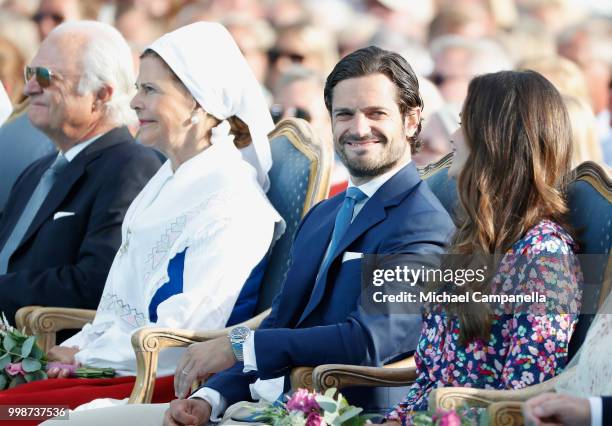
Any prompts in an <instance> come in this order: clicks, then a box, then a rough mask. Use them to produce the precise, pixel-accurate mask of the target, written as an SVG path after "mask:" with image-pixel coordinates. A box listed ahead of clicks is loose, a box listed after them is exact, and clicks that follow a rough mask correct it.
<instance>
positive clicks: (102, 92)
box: [92, 84, 113, 111]
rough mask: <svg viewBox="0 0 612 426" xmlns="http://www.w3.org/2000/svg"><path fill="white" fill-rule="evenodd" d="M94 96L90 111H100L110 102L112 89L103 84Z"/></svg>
mask: <svg viewBox="0 0 612 426" xmlns="http://www.w3.org/2000/svg"><path fill="white" fill-rule="evenodd" d="M95 95H96V98H95V99H94V103H93V106H92V111H96V110H100V109H102V106H103V105H104V104H106V103H107V102H108V101H110V100H111V98H112V97H113V88H112V86H108V85H106V84H105V85H103V86H102V87H100V88H99V89H98V91H97V92H96V93H95Z"/></svg>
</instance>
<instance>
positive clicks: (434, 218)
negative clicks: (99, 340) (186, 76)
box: [92, 47, 454, 425]
mask: <svg viewBox="0 0 612 426" xmlns="http://www.w3.org/2000/svg"><path fill="white" fill-rule="evenodd" d="M325 102H326V105H327V108H328V109H329V111H330V114H331V118H332V124H333V137H334V144H335V149H336V152H337V153H338V154H339V156H340V158H341V159H342V161H343V163H344V164H345V165H346V167H347V169H348V170H349V172H350V183H349V188H348V189H347V191H346V192H344V193H341V194H339V195H337V196H336V197H334V198H331V199H329V200H326V201H323V202H321V203H320V204H318V205H317V206H315V207H313V208H312V210H311V211H310V212H309V213H308V214H307V215H306V217H305V218H304V219H303V221H302V223H301V225H300V227H299V229H298V230H297V232H296V235H295V237H294V242H293V246H292V265H291V267H290V269H289V272H288V274H287V277H286V280H285V284H284V285H283V288H282V290H281V292H280V293H279V294H278V296H277V297H276V299H275V301H274V303H273V306H272V312H271V314H270V315H269V316H268V318H267V319H266V320H265V321H264V322H263V324H262V325H261V327H260V328H259V329H257V330H255V331H253V330H249V329H246V328H244V327H237V328H234V329H233V330H232V331H231V333H230V336H229V338H228V337H223V338H220V339H216V340H212V341H209V342H204V343H198V344H194V345H191V346H190V347H189V349H188V350H187V351H186V352H185V355H184V356H183V358H182V360H181V362H180V363H179V365H178V366H177V372H176V375H175V389H176V393H177V396H178V397H179V398H180V399H177V400H175V401H172V403H171V404H170V406H169V407H168V406H167V405H164V404H162V405H158V406H155V405H142V406H138V407H135V406H132V407H123V408H124V409H122V410H121V414H119V409H118V410H117V411H116V412H115V414H116V415H121V417H122V419H123V420H125V419H126V414H128V413H131V414H132V415H135V416H137V417H138V418H139V419H141V420H142V419H143V418H144V417H143V416H147V415H152V416H153V417H155V415H158V416H159V417H158V418H160V417H161V415H162V414H161V413H162V412H163V411H164V410H166V409H167V410H166V412H165V414H164V424H166V425H179V424H198V425H199V424H206V423H207V422H208V421H209V420H210V419H212V420H215V419H218V418H219V417H220V416H221V415H222V413H223V412H224V410H225V408H226V407H228V406H229V405H230V404H233V403H235V402H238V401H243V400H252V399H256V398H265V399H272V400H273V399H276V397H278V396H279V395H280V394H281V393H282V392H283V390H285V391H286V390H287V389H288V387H287V384H288V380H287V375H288V374H289V373H290V371H291V369H292V368H293V367H296V366H316V365H320V364H326V363H343V364H359V365H382V364H384V363H385V362H388V361H390V360H392V359H394V358H396V357H397V356H399V355H401V354H406V353H409V352H411V351H414V349H415V347H416V342H417V339H418V335H419V331H420V328H421V321H420V317H419V316H417V315H371V314H369V313H368V312H366V311H365V310H364V309H363V308H362V307H361V305H360V293H361V266H362V265H361V263H362V259H361V255H362V254H387V253H389V254H391V253H418V254H439V253H442V252H443V251H444V248H445V246H446V244H447V242H448V240H449V238H450V236H451V234H452V232H453V231H454V227H453V224H452V221H451V219H450V217H449V215H448V214H447V212H446V211H445V210H444V208H443V207H442V205H441V204H440V202H439V201H438V200H437V199H436V197H435V196H434V195H433V194H432V193H431V192H430V190H429V188H428V187H427V184H426V183H424V182H422V181H421V179H420V178H419V175H418V173H417V170H416V167H415V166H414V164H413V163H412V162H411V161H410V154H411V151H414V150H416V148H417V145H418V142H417V136H418V133H419V130H420V127H421V124H420V114H421V108H422V106H423V102H422V99H421V97H420V95H419V87H418V81H417V78H416V76H415V74H414V72H413V71H412V69H411V68H410V66H409V65H408V63H407V62H406V61H405V60H404V59H403V58H402V57H401V56H400V55H398V54H396V53H391V52H388V51H384V50H381V49H378V48H375V47H369V48H365V49H361V50H358V51H356V52H354V53H352V54H350V55H348V56H346V57H345V58H344V59H342V60H341V61H340V62H339V63H338V64H337V65H336V67H335V68H334V70H333V71H332V73H331V74H330V76H329V77H328V79H327V83H326V87H325ZM210 373H218V374H215V375H214V376H213V377H211V378H210V379H209V380H208V381H207V382H206V384H205V386H204V387H202V388H200V389H199V390H198V391H196V392H195V393H193V394H192V395H191V396H190V397H189V398H188V399H182V398H184V397H186V396H187V393H188V391H189V388H190V385H191V383H193V380H194V379H196V378H204V377H206V376H208V375H209V374H210ZM365 392H370V394H369V397H370V398H369V399H370V400H376V399H377V398H378V397H377V396H376V395H373V394H372V392H375V391H374V390H372V389H370V390H368V391H365ZM346 394H347V397H348V398H349V401H352V402H353V403H359V402H355V401H356V399H353V398H352V397H351V396H350V395H349V394H348V393H346ZM362 396H363V395H362ZM359 399H360V400H361V398H359ZM380 401H381V402H382V404H383V405H387V406H390V404H391V403H392V402H393V401H382V400H380ZM92 414H93V413H92ZM107 414H109V415H110V412H107ZM97 415H98V416H100V415H103V413H102V412H99V413H98V414H97ZM158 421H159V420H158Z"/></svg>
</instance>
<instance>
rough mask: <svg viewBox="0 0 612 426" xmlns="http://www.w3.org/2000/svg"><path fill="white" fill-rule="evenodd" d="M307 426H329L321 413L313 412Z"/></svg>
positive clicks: (309, 416)
mask: <svg viewBox="0 0 612 426" xmlns="http://www.w3.org/2000/svg"><path fill="white" fill-rule="evenodd" d="M306 426H327V423H325V420H323V417H321V415H320V414H319V413H317V412H316V411H312V412H311V413H310V414H309V415H308V418H307V419H306Z"/></svg>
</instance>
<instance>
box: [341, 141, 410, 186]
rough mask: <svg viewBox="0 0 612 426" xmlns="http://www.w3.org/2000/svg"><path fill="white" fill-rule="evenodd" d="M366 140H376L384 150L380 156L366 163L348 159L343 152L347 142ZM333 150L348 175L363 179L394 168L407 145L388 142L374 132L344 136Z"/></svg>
mask: <svg viewBox="0 0 612 426" xmlns="http://www.w3.org/2000/svg"><path fill="white" fill-rule="evenodd" d="M366 140H376V141H378V143H379V144H381V145H383V147H384V149H383V150H382V152H381V154H380V156H379V157H378V158H375V159H371V160H370V161H368V162H366V163H364V162H361V161H359V159H349V158H348V156H347V155H346V151H345V147H346V144H347V143H349V142H360V141H366ZM389 143H391V144H392V145H391V146H390V147H389V146H386V145H388V144H389ZM335 148H336V153H337V154H338V156H339V157H340V159H341V160H342V164H344V166H345V167H346V168H347V170H348V171H349V173H350V175H351V176H354V177H357V178H363V177H376V176H380V175H382V174H384V173H386V172H388V171H389V170H391V169H392V168H393V167H395V166H396V165H397V164H398V163H399V161H400V160H401V159H402V157H403V156H404V153H405V152H406V148H407V144H398V143H397V142H396V143H392V142H389V140H388V139H387V137H386V136H385V135H383V134H382V133H380V132H378V131H376V130H374V131H372V133H370V134H368V135H366V136H363V137H359V136H356V135H350V134H345V135H343V136H341V137H340V139H339V141H338V142H337V143H336V144H335Z"/></svg>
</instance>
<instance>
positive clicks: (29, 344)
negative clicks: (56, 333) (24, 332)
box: [21, 336, 36, 358]
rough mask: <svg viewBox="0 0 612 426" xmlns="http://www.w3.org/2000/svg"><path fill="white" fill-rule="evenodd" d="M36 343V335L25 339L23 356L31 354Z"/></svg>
mask: <svg viewBox="0 0 612 426" xmlns="http://www.w3.org/2000/svg"><path fill="white" fill-rule="evenodd" d="M34 343H36V337H35V336H30V337H28V338H27V339H26V340H25V342H23V346H22V347H21V356H22V357H24V358H27V357H29V356H30V353H31V352H32V348H33V347H34Z"/></svg>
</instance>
